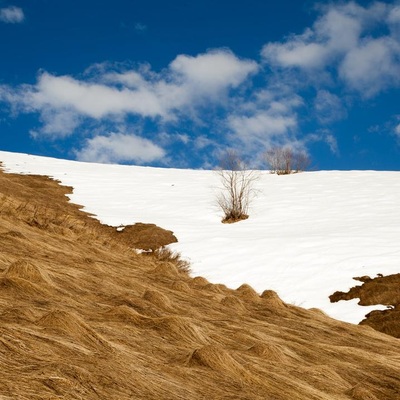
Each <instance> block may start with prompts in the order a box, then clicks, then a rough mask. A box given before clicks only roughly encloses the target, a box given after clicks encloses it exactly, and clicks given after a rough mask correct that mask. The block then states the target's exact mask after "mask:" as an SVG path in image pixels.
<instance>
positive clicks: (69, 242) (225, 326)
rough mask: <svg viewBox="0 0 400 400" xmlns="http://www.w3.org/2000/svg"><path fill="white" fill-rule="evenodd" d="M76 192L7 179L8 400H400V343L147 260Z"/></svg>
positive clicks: (0, 312) (0, 303)
mask: <svg viewBox="0 0 400 400" xmlns="http://www.w3.org/2000/svg"><path fill="white" fill-rule="evenodd" d="M70 191H71V188H66V187H63V186H60V185H58V184H57V182H55V181H53V180H50V179H48V178H46V177H41V176H27V175H15V174H5V173H3V172H0V193H1V197H0V210H1V213H0V243H1V248H2V252H1V255H0V321H1V324H0V368H1V370H2V374H1V375H0V398H4V399H10V398H11V399H14V398H19V399H82V398H85V399H99V398H104V399H131V398H136V399H205V398H212V399H228V398H229V399H260V400H261V399H275V400H277V399H280V400H284V399H285V400H286V399H289V398H290V399H294V400H296V399H299V400H300V399H302V400H303V399H332V400H333V399H335V400H336V399H339V400H340V399H382V400H383V399H393V400H395V399H398V398H399V396H400V357H399V354H400V344H399V342H398V340H396V339H395V338H392V337H390V336H387V335H384V334H382V333H379V332H376V331H374V330H373V329H371V328H369V327H361V326H355V325H351V324H347V323H344V322H340V321H337V320H334V319H331V318H328V317H327V316H326V315H324V313H322V312H321V311H319V310H305V309H302V308H300V307H296V306H293V305H290V304H286V303H284V302H283V301H282V300H281V299H280V298H279V297H278V296H277V294H276V293H275V292H274V291H271V290H268V288H265V289H266V290H265V291H264V292H263V293H262V295H261V296H260V295H259V294H258V293H257V292H256V291H255V290H254V289H253V288H252V287H251V286H249V285H246V284H243V285H241V286H240V287H239V288H237V289H236V290H233V289H228V288H227V287H226V286H224V285H218V284H211V283H209V282H208V281H207V280H206V279H205V278H202V277H194V278H191V277H189V276H188V274H187V273H186V272H184V271H182V270H180V269H179V268H177V266H176V265H175V264H174V263H172V262H170V261H165V260H158V259H156V258H152V257H151V256H150V257H149V256H146V255H139V254H136V253H135V252H134V251H133V250H132V248H131V247H130V246H129V245H128V244H127V243H126V242H124V241H120V240H118V239H119V238H120V237H121V235H118V233H117V232H116V230H115V229H114V228H111V227H107V226H104V225H101V224H100V223H99V222H98V221H97V220H95V219H93V218H91V217H90V216H88V215H87V214H85V213H83V212H82V211H80V209H79V206H77V205H73V204H71V203H70V202H68V199H67V197H66V194H68V193H69V192H70ZM164 228H167V229H168V227H164ZM178 239H179V238H178Z"/></svg>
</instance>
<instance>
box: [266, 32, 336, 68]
mask: <svg viewBox="0 0 400 400" xmlns="http://www.w3.org/2000/svg"><path fill="white" fill-rule="evenodd" d="M261 54H262V56H263V57H264V59H265V60H266V61H268V62H270V63H271V64H273V65H279V66H281V67H300V68H306V69H308V68H320V67H322V66H324V65H325V63H326V60H327V57H328V55H329V53H328V51H327V49H326V48H324V46H322V45H320V44H318V43H305V42H304V41H303V40H302V38H301V37H300V38H295V39H294V40H292V41H290V42H287V43H283V44H280V43H269V44H267V45H265V46H264V47H263V49H262V52H261Z"/></svg>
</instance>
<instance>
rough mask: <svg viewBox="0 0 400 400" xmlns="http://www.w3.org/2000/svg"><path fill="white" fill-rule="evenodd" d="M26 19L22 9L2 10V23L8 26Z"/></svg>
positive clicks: (0, 12) (0, 10) (0, 17)
mask: <svg viewBox="0 0 400 400" xmlns="http://www.w3.org/2000/svg"><path fill="white" fill-rule="evenodd" d="M24 19H25V15H24V12H23V10H22V9H21V8H19V7H15V6H9V7H6V8H0V21H2V22H5V23H7V24H18V23H21V22H22V21H23V20H24Z"/></svg>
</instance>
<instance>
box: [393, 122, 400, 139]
mask: <svg viewBox="0 0 400 400" xmlns="http://www.w3.org/2000/svg"><path fill="white" fill-rule="evenodd" d="M394 133H395V134H396V135H397V136H399V137H400V124H399V125H397V126H396V127H395V128H394Z"/></svg>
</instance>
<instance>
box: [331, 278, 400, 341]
mask: <svg viewBox="0 0 400 400" xmlns="http://www.w3.org/2000/svg"><path fill="white" fill-rule="evenodd" d="M354 279H355V280H357V281H360V282H362V283H363V284H362V285H360V286H354V287H353V288H351V289H350V290H349V291H348V292H346V293H345V292H335V293H334V294H332V295H331V296H329V298H330V300H331V302H337V301H340V300H351V299H356V298H359V299H360V301H359V303H358V304H360V305H362V306H372V305H376V304H382V305H386V306H388V309H387V310H382V311H381V310H375V311H371V312H370V313H369V314H367V315H366V316H365V317H366V318H365V319H364V320H363V321H361V322H360V325H369V326H371V327H372V328H374V329H376V330H378V331H380V332H383V333H386V334H388V335H391V336H394V337H396V338H400V274H394V275H388V276H378V277H376V278H370V277H369V276H362V277H357V278H354Z"/></svg>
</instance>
